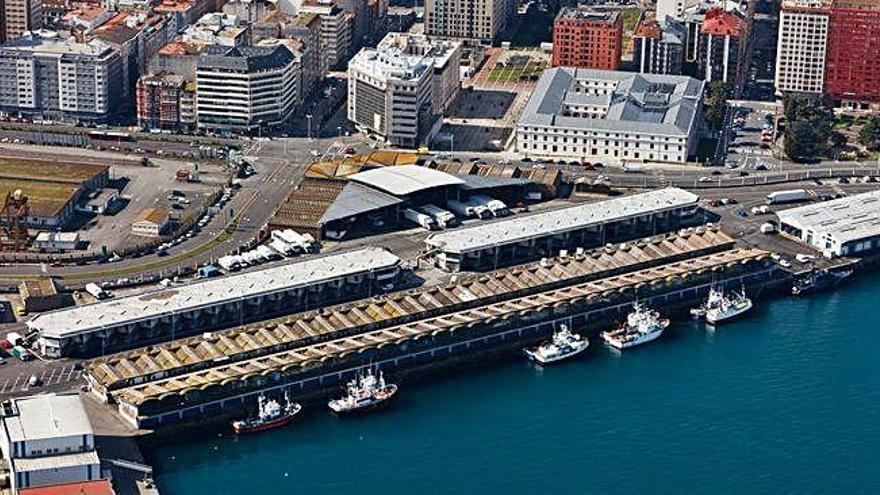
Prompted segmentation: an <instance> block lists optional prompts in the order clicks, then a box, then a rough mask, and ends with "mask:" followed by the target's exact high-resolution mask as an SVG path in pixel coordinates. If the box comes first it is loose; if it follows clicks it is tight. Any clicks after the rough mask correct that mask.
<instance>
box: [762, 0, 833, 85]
mask: <svg viewBox="0 0 880 495" xmlns="http://www.w3.org/2000/svg"><path fill="white" fill-rule="evenodd" d="M829 20H830V1H828V0H783V2H782V10H781V11H780V13H779V34H778V39H777V45H776V78H775V83H776V91H777V92H778V93H799V94H806V95H813V96H817V97H818V96H821V95H822V94H823V92H824V90H825V58H826V55H827V53H826V51H827V46H828V26H829Z"/></svg>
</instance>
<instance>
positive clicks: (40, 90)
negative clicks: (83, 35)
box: [0, 31, 127, 121]
mask: <svg viewBox="0 0 880 495" xmlns="http://www.w3.org/2000/svg"><path fill="white" fill-rule="evenodd" d="M125 84H127V83H126V81H124V76H123V71H122V59H121V57H120V54H119V52H118V51H117V50H116V49H114V48H113V47H111V46H110V45H109V44H107V43H105V42H103V41H101V40H97V39H96V40H92V41H89V42H88V43H80V42H77V41H75V40H74V39H73V38H61V37H59V36H58V34H57V33H55V32H52V31H41V32H39V33H33V34H30V33H29V34H25V35H24V36H22V37H21V38H18V39H17V40H14V41H12V42H9V43H6V44H5V45H3V46H0V109H2V110H3V111H5V112H9V113H11V114H27V115H33V116H42V117H45V118H52V119H57V120H95V121H102V120H106V118H107V117H108V115H109V114H111V113H113V112H116V111H118V110H119V104H118V100H119V94H120V91H121V88H123V86H124V85H125Z"/></svg>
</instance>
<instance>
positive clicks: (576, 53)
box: [552, 7, 623, 70]
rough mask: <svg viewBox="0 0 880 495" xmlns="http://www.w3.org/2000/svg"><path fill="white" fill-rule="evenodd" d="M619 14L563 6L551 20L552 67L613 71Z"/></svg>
mask: <svg viewBox="0 0 880 495" xmlns="http://www.w3.org/2000/svg"><path fill="white" fill-rule="evenodd" d="M622 45H623V17H622V16H621V15H620V13H619V12H602V11H597V10H593V9H590V8H589V7H564V8H562V10H560V11H559V14H558V15H557V16H556V19H555V20H554V21H553V59H552V65H553V67H559V66H564V67H582V68H587V69H605V70H617V69H618V68H619V67H620V55H621V48H622Z"/></svg>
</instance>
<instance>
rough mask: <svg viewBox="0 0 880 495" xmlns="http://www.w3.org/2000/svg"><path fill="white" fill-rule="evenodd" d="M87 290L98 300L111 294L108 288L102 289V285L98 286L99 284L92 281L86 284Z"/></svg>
mask: <svg viewBox="0 0 880 495" xmlns="http://www.w3.org/2000/svg"><path fill="white" fill-rule="evenodd" d="M86 292H88V293H89V294H91V295H92V297H94V298H95V299H98V300H101V299H107V298H108V297H110V294H109V293H108V292H107V291H106V290H104V289H102V288H101V287H100V286H98V284H96V283H92V282H90V283H88V284H86Z"/></svg>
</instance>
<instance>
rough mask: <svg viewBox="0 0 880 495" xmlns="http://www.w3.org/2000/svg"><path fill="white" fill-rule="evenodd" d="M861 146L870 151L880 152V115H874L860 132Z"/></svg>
mask: <svg viewBox="0 0 880 495" xmlns="http://www.w3.org/2000/svg"><path fill="white" fill-rule="evenodd" d="M859 144H861V145H862V146H864V147H866V148H868V151H880V115H873V116H871V117H870V118H869V119H868V122H866V123H865V125H864V126H863V127H862V130H861V131H859Z"/></svg>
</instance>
